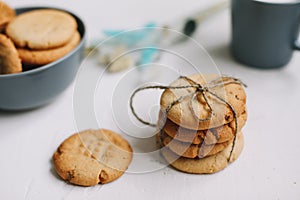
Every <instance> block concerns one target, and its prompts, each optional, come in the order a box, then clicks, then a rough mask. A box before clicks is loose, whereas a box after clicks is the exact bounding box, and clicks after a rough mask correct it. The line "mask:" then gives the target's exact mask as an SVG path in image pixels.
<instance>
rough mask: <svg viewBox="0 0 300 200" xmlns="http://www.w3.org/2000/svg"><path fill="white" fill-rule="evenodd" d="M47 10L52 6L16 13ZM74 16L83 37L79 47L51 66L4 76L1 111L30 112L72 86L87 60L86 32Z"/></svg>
mask: <svg viewBox="0 0 300 200" xmlns="http://www.w3.org/2000/svg"><path fill="white" fill-rule="evenodd" d="M44 8H50V7H26V8H17V9H16V12H17V14H20V13H24V12H27V11H30V10H36V9H44ZM51 9H57V8H51ZM58 10H62V9H58ZM63 11H66V10H63ZM66 12H68V13H70V12H69V11H66ZM70 14H71V15H73V16H74V17H75V19H76V20H77V23H78V31H79V33H80V35H81V41H80V43H79V44H78V46H77V47H76V48H75V49H73V50H72V51H71V52H70V53H68V54H67V55H65V56H64V57H62V58H61V59H59V60H56V61H55V62H52V63H50V64H47V65H44V66H41V67H39V68H36V69H32V70H28V71H24V72H22V73H19V74H8V75H0V110H26V109H32V108H36V107H39V106H42V105H45V104H47V103H49V102H51V101H52V100H54V99H55V98H56V97H57V96H58V95H60V94H61V93H62V92H63V91H64V90H65V89H66V88H67V87H68V86H69V85H70V84H71V83H72V81H73V80H74V78H75V76H76V73H77V70H78V68H79V66H80V64H81V61H82V59H83V53H84V44H85V41H86V33H85V26H84V23H83V22H82V21H81V19H80V18H79V17H77V16H76V15H74V14H73V13H70Z"/></svg>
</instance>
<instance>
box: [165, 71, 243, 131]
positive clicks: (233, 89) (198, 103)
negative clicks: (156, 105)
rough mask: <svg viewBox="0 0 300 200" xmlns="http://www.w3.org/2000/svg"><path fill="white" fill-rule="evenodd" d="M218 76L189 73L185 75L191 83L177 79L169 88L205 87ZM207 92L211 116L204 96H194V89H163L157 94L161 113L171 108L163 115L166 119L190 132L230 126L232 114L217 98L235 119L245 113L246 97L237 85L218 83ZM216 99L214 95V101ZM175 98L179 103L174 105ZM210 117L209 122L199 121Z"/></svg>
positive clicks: (240, 86) (195, 89)
mask: <svg viewBox="0 0 300 200" xmlns="http://www.w3.org/2000/svg"><path fill="white" fill-rule="evenodd" d="M218 77H219V76H218V75H217V74H207V75H201V74H193V75H190V76H188V78H189V79H191V80H192V81H193V82H191V81H189V80H186V79H184V78H179V79H177V80H175V81H174V82H173V83H171V84H170V86H173V87H175V86H176V87H178V86H180V87H181V86H195V84H198V85H199V84H200V85H202V86H206V84H208V85H209V84H210V83H211V81H213V80H215V79H216V78H218ZM223 80H224V79H223ZM209 90H210V92H204V93H205V98H206V99H207V101H208V102H209V104H210V106H211V110H212V111H213V112H212V113H211V112H210V109H209V106H208V104H207V103H206V101H205V98H204V96H203V95H202V94H201V92H198V93H195V92H196V91H197V88H194V87H189V88H183V89H166V90H165V91H164V92H163V94H162V95H161V99H160V105H161V109H162V110H163V111H165V110H166V109H167V108H168V109H169V107H170V106H171V105H172V106H171V108H170V109H169V112H168V113H167V118H168V119H170V120H171V121H173V122H174V123H175V124H177V125H179V126H181V127H184V128H187V129H192V130H206V129H210V128H214V127H218V126H221V125H223V124H227V123H230V122H231V121H233V120H234V113H233V111H232V110H231V109H230V107H229V106H228V105H227V104H226V103H224V102H223V101H221V100H220V98H221V99H223V100H224V101H226V102H227V103H228V104H230V105H231V106H232V107H233V109H234V110H235V112H236V114H237V117H239V116H240V115H241V114H242V113H243V112H244V111H245V108H246V107H245V106H246V94H245V91H244V89H243V86H242V85H240V84H237V83H228V84H226V85H222V84H220V85H219V86H217V87H210V88H209ZM211 93H213V94H214V95H212V94H211ZM193 94H195V96H193ZM216 96H218V98H217V97H216ZM183 97H185V98H183ZM193 97H194V98H193ZM179 99H180V101H179V102H178V103H176V104H174V102H176V101H178V100H179ZM210 114H212V117H211V119H210V120H204V121H200V120H199V119H206V118H208V117H209V116H210Z"/></svg>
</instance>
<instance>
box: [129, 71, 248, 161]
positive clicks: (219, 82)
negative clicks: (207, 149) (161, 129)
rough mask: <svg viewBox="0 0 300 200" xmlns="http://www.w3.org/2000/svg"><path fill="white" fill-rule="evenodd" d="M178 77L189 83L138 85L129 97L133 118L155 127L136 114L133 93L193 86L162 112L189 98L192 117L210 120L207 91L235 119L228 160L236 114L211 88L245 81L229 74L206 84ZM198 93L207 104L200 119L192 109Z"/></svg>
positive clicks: (236, 126) (211, 113) (241, 83)
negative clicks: (206, 114) (206, 112)
mask: <svg viewBox="0 0 300 200" xmlns="http://www.w3.org/2000/svg"><path fill="white" fill-rule="evenodd" d="M179 79H184V80H186V81H187V82H188V83H189V85H183V86H164V85H154V86H145V87H140V88H138V89H136V90H135V91H134V92H133V93H132V95H131V97H130V109H131V112H132V113H133V115H134V116H135V118H136V119H137V120H138V121H140V122H141V123H143V124H145V125H148V126H152V127H156V126H157V125H156V124H153V123H151V122H148V121H145V120H144V119H142V118H141V117H139V116H138V114H137V113H136V111H135V109H134V107H133V99H134V97H135V95H136V94H137V93H139V92H141V91H143V90H149V89H160V90H166V89H175V90H179V89H188V88H193V89H195V90H194V91H193V92H190V93H188V94H187V95H184V96H180V97H179V98H178V99H176V100H175V101H173V102H172V103H171V104H170V105H168V106H167V108H166V110H165V111H164V112H163V113H164V115H165V116H167V114H168V112H169V111H170V110H171V109H172V107H173V106H175V105H176V104H179V103H181V102H182V101H183V100H184V99H186V98H190V100H189V108H190V110H191V111H192V113H193V115H194V117H195V118H196V119H197V120H198V121H199V122H206V121H210V120H211V119H212V116H213V114H214V111H213V109H212V106H211V104H210V103H209V101H208V98H207V93H208V94H210V95H212V96H214V97H215V98H217V99H218V100H219V101H221V102H223V103H224V104H226V105H227V106H228V107H229V108H230V110H231V111H232V113H233V117H234V120H235V133H234V139H233V142H232V148H231V151H230V154H229V158H228V161H230V159H231V156H232V153H233V150H234V147H235V143H236V138H237V133H238V116H237V113H236V111H235V109H234V108H233V106H232V105H231V104H230V103H229V102H228V101H226V100H225V99H224V98H222V97H220V96H219V95H217V94H215V93H214V92H212V89H213V88H216V87H219V86H225V85H228V84H239V85H242V86H244V87H247V85H246V84H245V83H243V82H242V81H241V80H240V79H238V78H234V77H230V76H224V75H223V76H220V77H218V78H216V79H214V80H212V81H210V82H208V83H206V84H203V85H202V84H200V83H197V82H195V81H193V80H192V79H190V78H188V77H186V76H180V77H179ZM198 94H200V95H201V96H202V97H203V99H204V101H205V103H206V105H207V106H208V110H209V113H208V117H206V118H204V119H201V118H199V117H198V115H197V114H196V112H195V110H194V107H193V105H194V99H195V98H196V97H197V96H198Z"/></svg>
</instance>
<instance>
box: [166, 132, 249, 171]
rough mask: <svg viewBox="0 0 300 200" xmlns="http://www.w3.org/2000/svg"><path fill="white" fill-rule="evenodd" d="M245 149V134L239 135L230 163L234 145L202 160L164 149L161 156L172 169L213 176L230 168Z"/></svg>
mask: <svg viewBox="0 0 300 200" xmlns="http://www.w3.org/2000/svg"><path fill="white" fill-rule="evenodd" d="M243 147H244V138H243V134H242V133H239V134H238V137H237V140H236V143H235V146H234V149H233V152H232V156H231V158H230V161H228V158H229V156H230V152H231V149H232V143H231V144H230V145H228V146H227V147H226V148H225V149H224V150H223V151H221V152H219V153H217V154H215V155H212V156H208V157H205V158H200V159H196V158H194V159H190V158H184V157H179V156H178V155H176V154H175V153H173V152H172V151H170V150H169V149H168V148H162V149H161V154H162V156H163V157H164V158H165V160H166V161H167V162H168V163H170V165H171V166H172V167H174V168H175V169H177V170H179V171H182V172H186V173H192V174H212V173H215V172H218V171H221V170H222V169H224V168H226V167H227V166H228V163H231V162H233V161H235V160H236V159H237V158H238V157H239V156H240V154H241V152H242V150H243Z"/></svg>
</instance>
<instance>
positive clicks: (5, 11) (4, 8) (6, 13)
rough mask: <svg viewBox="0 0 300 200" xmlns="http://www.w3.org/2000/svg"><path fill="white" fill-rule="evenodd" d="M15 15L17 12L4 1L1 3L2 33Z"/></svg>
mask: <svg viewBox="0 0 300 200" xmlns="http://www.w3.org/2000/svg"><path fill="white" fill-rule="evenodd" d="M15 15H16V14H15V11H14V10H13V9H12V8H10V7H9V6H8V5H7V4H6V3H4V2H3V1H0V32H2V31H3V29H4V28H5V27H6V25H7V24H8V22H10V21H11V20H12V19H13V18H14V17H15Z"/></svg>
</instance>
